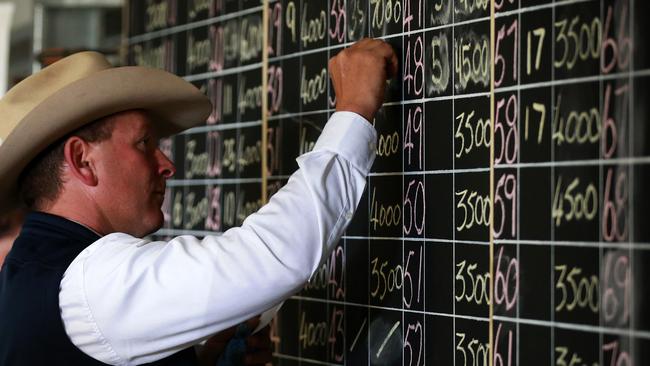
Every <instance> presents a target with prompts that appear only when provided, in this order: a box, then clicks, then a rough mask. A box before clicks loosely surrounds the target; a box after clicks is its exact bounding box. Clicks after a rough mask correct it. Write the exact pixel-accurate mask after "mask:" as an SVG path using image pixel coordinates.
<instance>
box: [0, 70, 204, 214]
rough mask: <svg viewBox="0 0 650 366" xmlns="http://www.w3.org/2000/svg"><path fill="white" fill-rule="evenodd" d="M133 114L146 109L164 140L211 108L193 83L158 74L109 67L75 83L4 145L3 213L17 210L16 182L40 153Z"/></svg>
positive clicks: (0, 165) (0, 163)
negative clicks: (95, 124) (98, 123)
mask: <svg viewBox="0 0 650 366" xmlns="http://www.w3.org/2000/svg"><path fill="white" fill-rule="evenodd" d="M132 109H143V110H146V111H147V112H148V113H149V114H150V115H151V117H152V121H153V125H154V128H155V129H156V131H157V133H158V134H159V135H160V137H165V136H169V135H172V134H175V133H178V132H180V131H183V130H185V129H187V128H190V127H194V126H196V125H199V124H201V123H203V122H205V120H206V119H207V117H208V116H209V115H210V113H211V111H212V106H211V104H210V101H209V100H208V98H207V97H206V96H205V95H204V94H203V93H201V92H200V91H199V90H198V89H197V88H195V87H194V86H193V85H192V84H190V83H188V82H186V81H184V80H183V79H181V78H179V77H178V76H175V75H173V74H170V73H168V72H165V71H162V70H157V69H150V68H146V67H139V66H126V67H118V68H110V69H106V70H103V71H100V72H97V73H95V74H92V75H90V76H88V77H86V78H84V79H80V80H77V81H75V82H74V83H71V84H70V85H67V86H66V87H64V88H62V89H61V90H59V91H57V92H56V93H54V94H52V95H51V96H50V97H48V98H47V99H45V100H44V101H43V102H42V103H41V104H39V105H38V106H37V107H36V108H34V109H33V110H32V111H31V112H29V113H28V114H27V115H26V116H25V117H24V118H23V120H21V121H20V123H19V124H18V125H17V126H16V128H15V129H14V130H13V131H12V132H11V134H10V135H9V136H7V138H6V139H5V141H4V142H3V143H2V145H0V177H1V179H0V210H3V211H4V210H8V209H11V208H13V207H16V206H18V204H19V197H18V196H19V195H18V183H17V182H18V178H19V176H20V174H21V172H22V170H23V169H24V168H25V167H26V166H27V164H29V162H30V161H31V160H32V159H34V158H35V157H36V156H37V155H38V154H39V153H40V152H41V151H43V150H45V149H46V148H47V147H48V146H49V145H51V144H52V143H54V142H55V141H57V140H58V139H60V138H61V137H63V136H65V135H66V134H68V133H70V132H72V131H74V130H76V129H78V128H79V127H81V126H83V125H85V124H87V123H89V122H92V121H94V120H97V119H99V118H101V117H105V116H108V115H111V114H114V113H118V112H122V111H126V110H132ZM0 118H2V117H1V116H0Z"/></svg>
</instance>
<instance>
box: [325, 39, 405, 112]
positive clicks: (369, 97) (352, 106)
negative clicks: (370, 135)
mask: <svg viewBox="0 0 650 366" xmlns="http://www.w3.org/2000/svg"><path fill="white" fill-rule="evenodd" d="M329 71H330V77H331V78H332V83H333V84H334V92H335V93H336V110H337V111H349V112H355V113H358V114H360V115H362V116H363V117H364V118H365V119H367V120H368V121H372V119H373V117H374V116H375V112H377V110H378V109H379V107H381V104H382V102H383V100H384V91H385V89H386V80H387V79H390V78H392V77H393V76H395V75H397V55H395V52H394V51H393V48H392V47H391V46H390V45H389V44H388V43H386V42H384V41H381V40H377V39H370V38H364V39H362V40H360V41H359V42H357V43H355V44H353V45H352V47H350V48H346V49H344V50H343V51H341V52H339V54H338V55H336V56H334V57H332V58H331V59H330V61H329Z"/></svg>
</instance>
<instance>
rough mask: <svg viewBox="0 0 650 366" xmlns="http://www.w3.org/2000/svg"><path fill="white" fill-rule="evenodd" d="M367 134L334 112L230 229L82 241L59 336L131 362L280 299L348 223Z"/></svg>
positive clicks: (370, 151)
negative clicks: (289, 168)
mask: <svg viewBox="0 0 650 366" xmlns="http://www.w3.org/2000/svg"><path fill="white" fill-rule="evenodd" d="M376 139H377V135H376V132H375V130H374V128H373V127H372V126H371V125H370V124H369V123H368V121H366V120H365V119H364V118H363V117H361V116H359V115H357V114H355V113H351V112H337V113H334V114H333V115H332V117H331V118H330V120H329V122H328V123H327V124H326V126H325V128H324V130H323V132H322V134H321V136H320V137H319V139H318V141H317V143H316V145H315V147H314V149H313V150H312V151H311V152H309V153H306V154H304V155H302V156H300V157H299V158H298V159H297V161H298V166H299V169H298V170H297V171H296V172H295V173H294V174H293V175H292V176H291V177H290V179H289V181H288V183H287V184H286V185H285V186H284V187H283V188H282V189H281V190H279V191H278V192H277V193H276V194H275V195H274V196H273V197H272V198H271V200H270V201H269V203H268V204H266V205H265V206H263V207H262V208H261V209H260V210H259V211H258V212H257V213H255V214H252V215H250V216H249V217H248V218H246V220H245V221H244V222H243V224H242V226H241V227H237V228H232V229H230V230H228V231H226V232H225V233H223V235H219V236H207V237H205V238H204V239H202V240H200V239H198V238H196V237H193V236H179V237H176V238H174V239H172V240H170V241H168V242H163V241H148V240H145V239H140V238H135V237H133V236H130V235H128V234H124V233H114V234H110V235H107V236H105V237H103V238H101V239H100V240H98V241H96V242H95V243H93V244H92V245H90V246H88V247H87V248H86V249H85V250H84V251H83V252H82V253H81V254H79V256H78V257H77V258H75V260H74V261H73V262H72V264H71V265H70V266H69V267H68V269H67V270H66V272H65V275H64V278H63V280H62V281H61V290H60V293H59V302H60V307H61V317H62V319H63V322H64V326H65V330H66V332H67V334H68V336H69V337H70V339H71V340H72V342H73V343H74V344H75V345H76V346H77V347H79V348H80V349H81V350H82V351H84V352H85V353H87V354H88V355H90V356H92V357H94V358H96V359H98V360H100V361H102V362H105V363H108V364H113V365H136V364H143V363H148V362H153V361H156V360H159V359H161V358H164V357H167V356H169V355H171V354H173V353H175V352H178V351H180V350H182V349H184V348H187V347H189V346H191V345H193V344H196V343H198V342H200V341H202V340H204V339H206V338H207V337H209V336H210V335H212V334H215V333H217V332H219V331H221V330H223V329H226V328H228V327H231V326H233V325H235V324H238V323H240V322H243V321H245V320H247V319H249V318H251V317H253V316H256V315H259V314H261V313H262V312H264V311H265V310H267V309H270V308H272V307H273V306H274V305H276V304H278V303H279V302H281V301H282V300H284V299H286V298H287V297H289V296H291V295H292V294H294V293H295V292H297V291H298V290H300V288H302V286H303V285H304V283H305V282H306V281H307V280H308V279H309V277H310V276H311V275H312V273H313V272H314V271H315V270H316V269H317V268H318V267H319V265H320V264H321V263H322V261H324V260H325V259H326V258H327V253H329V252H330V250H331V249H332V248H333V247H334V246H335V245H336V244H337V242H338V239H339V238H340V236H341V235H342V234H343V232H344V230H345V228H346V227H347V225H348V224H349V222H350V220H351V218H352V214H353V212H354V210H355V209H356V206H357V205H358V203H359V200H360V198H361V195H362V194H363V191H364V187H365V182H366V179H365V178H366V176H367V174H368V172H369V170H370V167H371V165H372V162H373V160H374V157H375V143H376Z"/></svg>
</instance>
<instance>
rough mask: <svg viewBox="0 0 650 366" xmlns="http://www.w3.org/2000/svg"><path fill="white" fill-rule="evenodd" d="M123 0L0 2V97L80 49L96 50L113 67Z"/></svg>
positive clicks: (119, 32) (118, 44) (119, 39)
mask: <svg viewBox="0 0 650 366" xmlns="http://www.w3.org/2000/svg"><path fill="white" fill-rule="evenodd" d="M124 2H125V0H11V1H9V0H0V95H3V94H4V93H5V92H6V90H7V89H9V88H10V87H11V86H13V85H15V84H16V83H17V82H19V81H20V80H22V79H23V78H25V77H27V76H28V75H31V74H32V73H33V72H34V71H37V70H39V69H40V68H42V67H43V66H45V65H48V64H50V63H52V62H54V61H56V60H58V59H60V58H61V57H64V56H66V55H68V54H71V53H74V52H78V51H81V50H96V51H100V52H102V53H104V54H106V55H108V56H109V57H110V59H111V61H112V62H113V63H114V64H117V63H119V60H120V58H119V48H120V43H121V36H122V11H123V4H124ZM55 30H56V31H55Z"/></svg>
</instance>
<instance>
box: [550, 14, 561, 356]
mask: <svg viewBox="0 0 650 366" xmlns="http://www.w3.org/2000/svg"><path fill="white" fill-rule="evenodd" d="M551 14H552V18H551V19H552V23H551V24H555V19H556V8H555V6H553V7H552V8H551ZM551 39H555V27H551ZM551 60H555V47H551ZM550 86H551V119H550V120H551V121H555V113H556V111H555V108H553V103H554V101H555V70H554V69H553V66H552V65H551V85H550ZM558 113H559V111H558ZM552 132H553V131H552V129H551V135H552ZM549 146H550V150H551V179H550V182H551V187H550V190H549V192H551V195H550V196H549V201H550V207H553V192H554V187H555V165H554V162H555V149H554V148H553V139H552V138H549ZM549 220H550V224H551V225H550V228H551V242H554V241H555V224H554V223H553V218H552V215H551V217H549ZM549 273H550V277H551V278H550V281H549V284H550V288H549V291H550V295H551V296H550V297H549V298H550V302H551V303H550V304H549V306H550V318H551V322H554V321H555V306H554V304H555V288H554V283H555V281H554V275H555V246H551V268H550V270H549ZM550 333H551V342H550V344H549V348H550V349H549V352H550V360H551V365H555V357H554V356H555V329H553V328H551V329H550Z"/></svg>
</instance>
